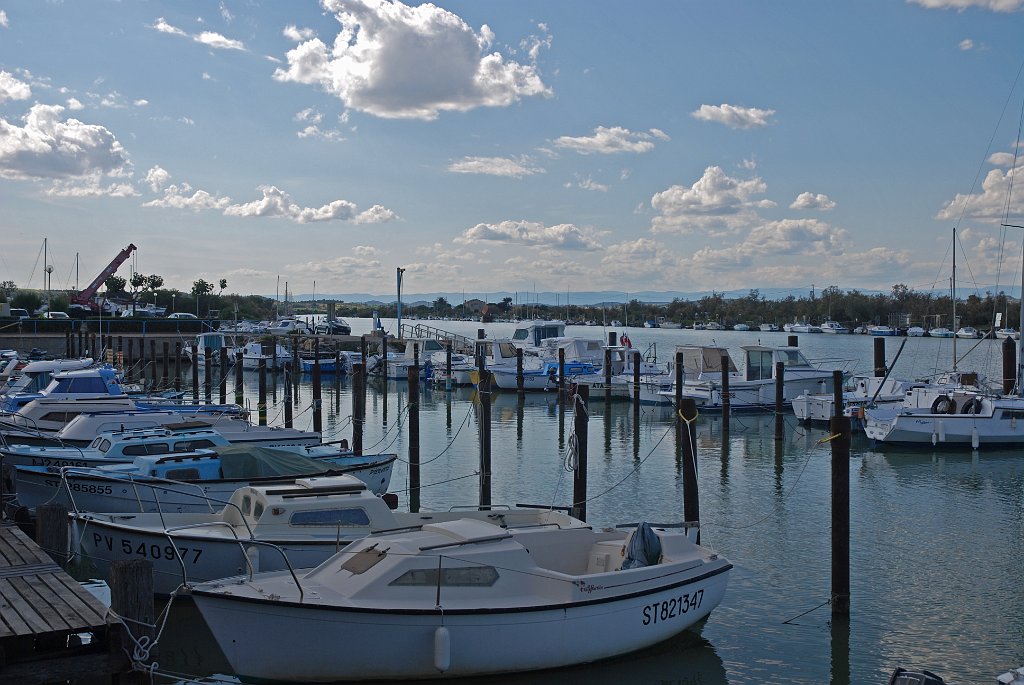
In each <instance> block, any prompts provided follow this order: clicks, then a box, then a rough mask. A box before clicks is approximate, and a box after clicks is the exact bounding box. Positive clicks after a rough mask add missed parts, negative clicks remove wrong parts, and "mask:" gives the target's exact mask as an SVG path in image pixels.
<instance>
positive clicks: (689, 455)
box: [676, 397, 700, 542]
mask: <svg viewBox="0 0 1024 685" xmlns="http://www.w3.org/2000/svg"><path fill="white" fill-rule="evenodd" d="M677 409H678V411H677V418H676V421H677V422H678V423H679V427H680V430H681V431H682V433H683V438H684V439H683V441H682V444H683V465H682V466H683V518H684V519H685V520H686V521H700V493H699V491H698V489H697V402H696V400H694V399H693V398H692V397H686V398H683V399H682V400H681V401H680V403H679V404H678V405H677ZM697 542H700V532H699V531H698V532H697Z"/></svg>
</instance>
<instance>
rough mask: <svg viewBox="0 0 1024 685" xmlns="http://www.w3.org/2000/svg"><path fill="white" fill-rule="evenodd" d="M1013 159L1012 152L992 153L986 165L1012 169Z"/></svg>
mask: <svg viewBox="0 0 1024 685" xmlns="http://www.w3.org/2000/svg"><path fill="white" fill-rule="evenodd" d="M1013 159H1014V158H1013V153H1012V152H993V153H992V154H991V155H989V158H988V163H989V164H991V165H992V166H1001V167H1012V166H1013Z"/></svg>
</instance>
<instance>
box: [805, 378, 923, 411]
mask: <svg viewBox="0 0 1024 685" xmlns="http://www.w3.org/2000/svg"><path fill="white" fill-rule="evenodd" d="M850 380H851V382H850V385H849V388H848V389H846V390H844V391H843V411H844V413H845V414H846V415H847V416H856V417H858V418H859V416H860V413H861V411H860V410H861V409H863V408H865V407H868V406H883V405H890V404H896V403H899V402H902V401H903V398H904V396H905V395H906V392H907V390H908V389H910V387H911V386H912V385H913V384H914V382H913V381H907V380H899V379H896V378H884V377H875V376H866V375H859V376H854V377H853V378H851V379H850ZM793 413H794V414H795V415H796V418H797V419H799V420H800V421H805V422H808V423H828V422H829V421H830V420H831V419H832V417H833V416H835V393H807V394H802V395H799V396H798V397H795V398H793Z"/></svg>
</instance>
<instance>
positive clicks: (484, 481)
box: [477, 355, 491, 507]
mask: <svg viewBox="0 0 1024 685" xmlns="http://www.w3.org/2000/svg"><path fill="white" fill-rule="evenodd" d="M477 371H478V372H479V374H480V382H479V383H478V384H477V397H478V398H479V400H480V506H482V507H485V506H487V507H489V506H490V505H491V374H489V373H488V372H487V369H486V367H485V362H484V358H483V356H482V355H480V356H478V358H477Z"/></svg>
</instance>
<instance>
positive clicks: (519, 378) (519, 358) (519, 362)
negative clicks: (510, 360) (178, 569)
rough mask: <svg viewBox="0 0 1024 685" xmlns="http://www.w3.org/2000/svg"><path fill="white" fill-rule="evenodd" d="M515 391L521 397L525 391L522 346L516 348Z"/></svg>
mask: <svg viewBox="0 0 1024 685" xmlns="http://www.w3.org/2000/svg"><path fill="white" fill-rule="evenodd" d="M516 392H517V393H519V397H523V396H524V393H525V392H526V379H525V378H523V348H521V347H517V348H516Z"/></svg>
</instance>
